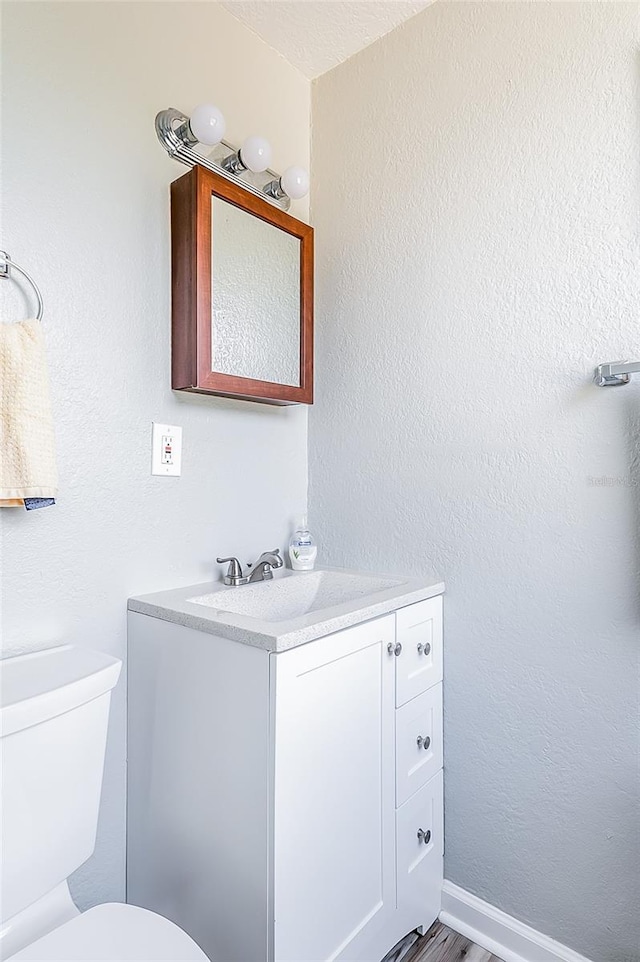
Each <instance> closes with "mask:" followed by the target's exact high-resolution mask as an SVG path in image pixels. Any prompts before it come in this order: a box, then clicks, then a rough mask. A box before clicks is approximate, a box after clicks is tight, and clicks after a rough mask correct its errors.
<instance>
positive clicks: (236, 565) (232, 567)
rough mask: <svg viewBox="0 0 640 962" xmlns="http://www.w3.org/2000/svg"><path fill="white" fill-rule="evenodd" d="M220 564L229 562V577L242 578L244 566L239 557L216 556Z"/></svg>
mask: <svg viewBox="0 0 640 962" xmlns="http://www.w3.org/2000/svg"><path fill="white" fill-rule="evenodd" d="M216 561H217V562H218V564H219V565H223V564H226V563H227V561H228V562H229V570H228V571H227V578H242V566H241V564H240V562H239V561H238V559H237V558H216Z"/></svg>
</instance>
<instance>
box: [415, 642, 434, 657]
mask: <svg viewBox="0 0 640 962" xmlns="http://www.w3.org/2000/svg"><path fill="white" fill-rule="evenodd" d="M423 651H424V653H425V655H428V654H430V653H431V645H430V644H429V642H427V643H426V645H423V644H422V642H421V641H420V642H418V654H419V655H421V654H422V652H423Z"/></svg>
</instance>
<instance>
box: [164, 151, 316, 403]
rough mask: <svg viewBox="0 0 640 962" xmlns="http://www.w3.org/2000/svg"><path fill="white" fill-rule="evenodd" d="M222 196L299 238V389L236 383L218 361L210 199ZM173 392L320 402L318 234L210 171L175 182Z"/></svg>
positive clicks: (243, 380) (195, 169)
mask: <svg viewBox="0 0 640 962" xmlns="http://www.w3.org/2000/svg"><path fill="white" fill-rule="evenodd" d="M212 196H215V197H220V198H222V199H223V200H225V201H228V203H230V204H234V205H235V206H236V207H240V208H241V209H242V210H245V211H247V212H248V213H250V214H253V215H254V216H255V217H259V218H260V219H261V220H263V221H266V222H267V223H268V224H272V225H273V226H274V227H277V228H279V229H280V230H284V231H286V232H287V233H288V234H293V236H294V237H298V238H299V239H300V385H299V386H297V385H292V384H278V383H276V382H275V381H260V380H255V379H254V378H249V377H236V376H235V375H232V374H222V373H220V372H219V371H214V370H213V364H212V359H211V320H212V316H211V197H212ZM171 262H172V264H171V283H172V287H171V291H172V340H171V343H172V359H171V386H172V388H173V390H174V391H193V392H196V393H198V394H217V395H222V396H224V397H239V398H244V399H245V400H248V401H262V402H264V403H266V404H300V403H302V404H313V228H312V227H309V225H308V224H304V223H303V222H302V221H299V220H296V218H295V217H292V216H291V215H290V214H287V213H285V211H282V210H280V209H279V208H277V207H274V206H273V204H271V203H269V201H268V200H262V198H260V197H256V196H254V195H253V194H250V193H249V192H248V191H246V190H244V189H243V188H242V187H240V186H239V185H237V184H234V183H232V182H231V181H228V180H226V179H225V178H224V177H221V176H220V175H219V174H215V173H213V172H212V171H209V170H206V169H205V168H204V167H193V168H192V169H191V170H190V171H189V172H188V173H187V174H184V176H183V177H180V178H179V179H178V180H175V181H174V182H173V183H172V184H171Z"/></svg>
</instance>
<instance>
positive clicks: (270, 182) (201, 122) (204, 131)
mask: <svg viewBox="0 0 640 962" xmlns="http://www.w3.org/2000/svg"><path fill="white" fill-rule="evenodd" d="M225 127H226V124H225V119H224V116H223V115H222V112H221V111H220V110H219V109H218V107H216V106H214V104H200V106H199V107H196V108H195V110H194V111H193V113H192V114H191V117H187V115H186V114H183V113H182V112H181V111H180V110H176V109H175V108H174V107H169V108H168V109H167V110H161V111H160V113H159V114H158V115H157V117H156V133H157V135H158V139H159V141H160V143H161V144H162V146H163V147H164V148H165V150H166V151H167V153H168V154H169V155H170V156H171V157H175V159H176V160H179V161H180V162H181V163H183V164H187V166H189V167H194V166H196V164H198V165H200V166H201V167H206V168H207V170H212V171H213V172H214V173H216V174H221V175H222V176H223V177H226V179H227V180H231V181H233V182H234V183H237V184H240V186H242V187H244V188H245V190H248V191H250V192H251V193H252V194H255V195H256V196H257V197H262V198H263V199H265V198H266V199H267V200H269V201H270V202H271V203H272V204H275V205H276V206H277V207H280V208H282V210H288V209H289V206H290V203H291V200H299V199H300V198H301V197H304V196H305V195H306V194H307V193H308V192H309V174H308V173H307V171H306V170H305V169H304V167H296V166H293V167H287V169H286V170H285V172H284V173H283V174H282V176H280V175H279V174H277V173H276V172H275V171H273V170H270V169H269V164H270V163H271V145H270V144H269V141H268V140H266V139H265V138H264V137H257V136H253V137H247V139H246V140H245V141H244V143H243V144H242V146H241V147H240V148H239V149H238V148H237V147H234V146H233V144H230V143H228V142H227V141H226V140H223V137H224V132H225ZM203 146H204V147H212V148H213V149H212V150H211V151H210V152H209V153H205V152H204V151H203V150H202V147H203Z"/></svg>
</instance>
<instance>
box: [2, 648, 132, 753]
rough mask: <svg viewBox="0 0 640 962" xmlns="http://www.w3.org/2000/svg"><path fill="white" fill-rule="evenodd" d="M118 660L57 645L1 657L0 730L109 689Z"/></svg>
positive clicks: (44, 718) (63, 709) (5, 732)
mask: <svg viewBox="0 0 640 962" xmlns="http://www.w3.org/2000/svg"><path fill="white" fill-rule="evenodd" d="M121 667H122V662H121V661H120V660H119V659H118V658H112V657H111V656H110V655H105V654H103V652H101V651H93V650H91V649H90V648H78V647H77V646H75V645H61V646H60V647H58V648H47V649H46V650H45V651H33V652H29V653H28V654H25V655H16V656H14V657H12V658H3V659H2V660H0V706H1V707H0V735H1V736H2V737H3V738H4V736H5V735H11V734H13V733H14V732H18V731H22V730H23V729H24V728H30V727H31V726H32V725H38V724H39V723H40V722H43V721H47V720H48V719H49V718H55V717H56V715H62V714H63V713H64V712H67V711H70V710H71V709H72V708H78V707H79V706H80V705H83V704H85V703H86V702H88V701H92V700H93V699H94V698H97V697H98V696H99V695H103V694H105V692H108V691H110V690H111V689H112V688H113V687H114V685H115V684H116V682H117V681H118V676H119V675H120V668H121Z"/></svg>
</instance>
